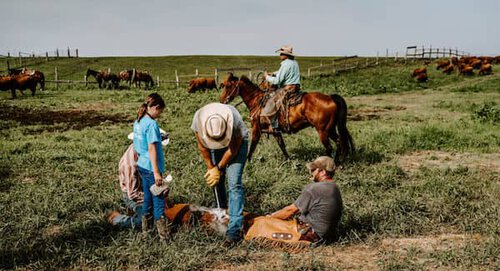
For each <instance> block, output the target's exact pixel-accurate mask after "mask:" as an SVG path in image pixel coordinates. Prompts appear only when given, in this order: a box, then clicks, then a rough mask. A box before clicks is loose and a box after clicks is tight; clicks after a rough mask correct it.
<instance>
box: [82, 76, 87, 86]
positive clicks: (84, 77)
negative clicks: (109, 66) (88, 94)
mask: <svg viewBox="0 0 500 271" xmlns="http://www.w3.org/2000/svg"><path fill="white" fill-rule="evenodd" d="M83 82H85V86H87V75H84V76H83Z"/></svg>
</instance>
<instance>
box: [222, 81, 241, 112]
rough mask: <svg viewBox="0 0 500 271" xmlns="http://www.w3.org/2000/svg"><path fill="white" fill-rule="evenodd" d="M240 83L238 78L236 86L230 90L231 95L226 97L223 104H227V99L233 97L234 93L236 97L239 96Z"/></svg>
mask: <svg viewBox="0 0 500 271" xmlns="http://www.w3.org/2000/svg"><path fill="white" fill-rule="evenodd" d="M240 81H241V78H238V82H236V86H235V87H234V88H233V89H232V90H231V93H230V94H229V95H227V97H226V100H225V101H224V103H225V104H228V103H229V98H230V97H231V96H233V94H234V93H236V95H239V94H240ZM238 105H239V104H238ZM238 105H236V106H238Z"/></svg>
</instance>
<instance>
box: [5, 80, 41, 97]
mask: <svg viewBox="0 0 500 271" xmlns="http://www.w3.org/2000/svg"><path fill="white" fill-rule="evenodd" d="M37 84H38V82H37V81H36V80H35V78H34V77H31V76H30V75H27V74H18V75H7V76H0V90H9V89H10V91H11V94H12V99H15V98H16V90H17V89H18V90H19V91H21V94H23V95H24V92H23V90H25V89H29V90H31V95H32V96H35V91H36V86H37Z"/></svg>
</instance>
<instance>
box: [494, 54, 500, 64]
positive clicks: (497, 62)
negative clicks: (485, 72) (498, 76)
mask: <svg viewBox="0 0 500 271" xmlns="http://www.w3.org/2000/svg"><path fill="white" fill-rule="evenodd" d="M493 63H495V64H500V56H496V57H494V58H493Z"/></svg>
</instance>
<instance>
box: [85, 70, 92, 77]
mask: <svg viewBox="0 0 500 271" xmlns="http://www.w3.org/2000/svg"><path fill="white" fill-rule="evenodd" d="M91 74H92V70H91V69H87V73H86V74H85V76H87V77H89V76H90V75H91Z"/></svg>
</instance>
